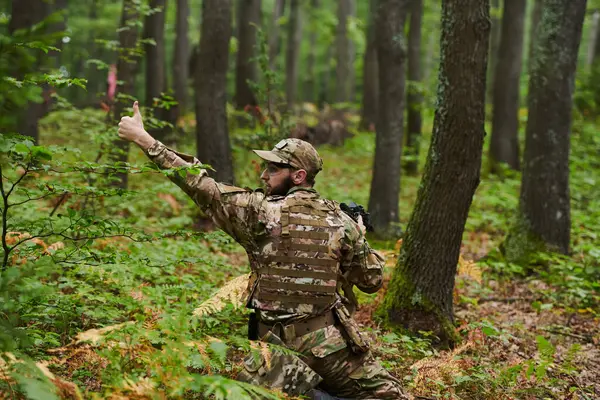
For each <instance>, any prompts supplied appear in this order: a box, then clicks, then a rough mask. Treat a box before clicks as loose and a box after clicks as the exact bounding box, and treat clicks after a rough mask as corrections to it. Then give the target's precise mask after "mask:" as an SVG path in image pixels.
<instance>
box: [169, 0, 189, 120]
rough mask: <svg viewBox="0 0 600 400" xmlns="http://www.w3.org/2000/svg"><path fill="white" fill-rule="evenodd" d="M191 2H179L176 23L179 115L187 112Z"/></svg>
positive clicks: (175, 58)
mask: <svg viewBox="0 0 600 400" xmlns="http://www.w3.org/2000/svg"><path fill="white" fill-rule="evenodd" d="M188 1H189V0H177V17H176V22H175V54H174V57H173V88H174V90H175V100H177V115H178V116H179V115H181V114H183V113H184V112H185V111H186V107H187V83H188V77H189V74H190V73H189V67H188V66H189V57H190V39H189V36H188V31H189V22H188V16H189V13H190V6H189V3H188Z"/></svg>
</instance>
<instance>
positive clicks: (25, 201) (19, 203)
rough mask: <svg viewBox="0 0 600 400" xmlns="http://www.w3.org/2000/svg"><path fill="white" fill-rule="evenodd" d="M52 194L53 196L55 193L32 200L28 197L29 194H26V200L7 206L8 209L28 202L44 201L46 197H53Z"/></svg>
mask: <svg viewBox="0 0 600 400" xmlns="http://www.w3.org/2000/svg"><path fill="white" fill-rule="evenodd" d="M54 194H55V193H46V194H45V195H43V196H40V197H34V198H32V197H29V194H27V200H23V201H20V202H18V203H12V204H9V205H8V207H13V206H20V205H21V204H25V203H29V202H30V201H37V200H41V199H44V198H46V197H49V196H52V195H54Z"/></svg>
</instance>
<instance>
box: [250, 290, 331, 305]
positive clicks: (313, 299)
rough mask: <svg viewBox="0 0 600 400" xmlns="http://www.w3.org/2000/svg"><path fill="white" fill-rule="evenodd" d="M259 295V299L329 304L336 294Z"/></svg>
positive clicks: (292, 302)
mask: <svg viewBox="0 0 600 400" xmlns="http://www.w3.org/2000/svg"><path fill="white" fill-rule="evenodd" d="M257 297H258V299H259V300H266V301H280V302H282V303H291V304H316V305H328V304H331V302H332V301H334V299H335V294H331V295H327V296H290V295H286V294H275V293H264V292H259V293H258V296H257Z"/></svg>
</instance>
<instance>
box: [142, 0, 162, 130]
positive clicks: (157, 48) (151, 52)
mask: <svg viewBox="0 0 600 400" xmlns="http://www.w3.org/2000/svg"><path fill="white" fill-rule="evenodd" d="M166 5H167V4H166V0H150V3H149V6H150V8H153V9H154V8H157V9H159V10H160V11H158V12H155V13H153V14H151V15H148V16H147V17H146V21H145V23H144V39H148V40H153V41H154V42H155V44H151V43H146V44H145V45H144V50H145V53H146V107H150V108H151V109H152V114H153V116H154V118H157V119H159V120H163V119H164V115H165V113H164V112H163V110H162V109H160V108H158V104H155V102H154V99H155V98H161V94H162V93H163V92H165V91H166V87H167V76H166V73H165V67H166V58H165V10H166ZM148 131H149V132H150V133H151V134H152V135H153V136H154V137H155V138H156V139H158V140H162V141H164V139H165V133H166V131H165V130H164V129H161V128H150V127H149V128H148Z"/></svg>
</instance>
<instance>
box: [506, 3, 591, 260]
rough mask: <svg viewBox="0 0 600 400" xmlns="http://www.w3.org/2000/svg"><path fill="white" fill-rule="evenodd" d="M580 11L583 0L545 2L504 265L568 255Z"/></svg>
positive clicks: (583, 8) (582, 10) (536, 46)
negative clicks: (545, 254)
mask: <svg viewBox="0 0 600 400" xmlns="http://www.w3.org/2000/svg"><path fill="white" fill-rule="evenodd" d="M585 7H586V0H545V1H544V8H543V10H542V19H541V21H540V25H539V26H538V29H537V35H536V36H537V37H536V42H535V43H534V51H533V59H532V63H531V78H530V80H529V97H528V108H529V119H528V121H527V131H526V136H525V154H524V157H523V175H522V178H521V196H520V198H519V212H518V217H517V222H516V223H515V224H514V226H513V227H512V229H511V231H510V233H509V235H508V236H507V238H506V241H505V243H504V250H505V254H506V257H507V259H508V260H509V261H513V262H526V261H528V257H529V255H531V254H532V253H533V252H536V251H557V252H560V253H563V254H567V253H568V252H569V242H570V232H571V207H570V191H569V148H570V134H571V108H572V104H573V90H574V86H575V71H576V68H577V54H578V50H579V44H580V41H581V32H582V26H583V20H584V16H585ZM558 21H560V23H558Z"/></svg>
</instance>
